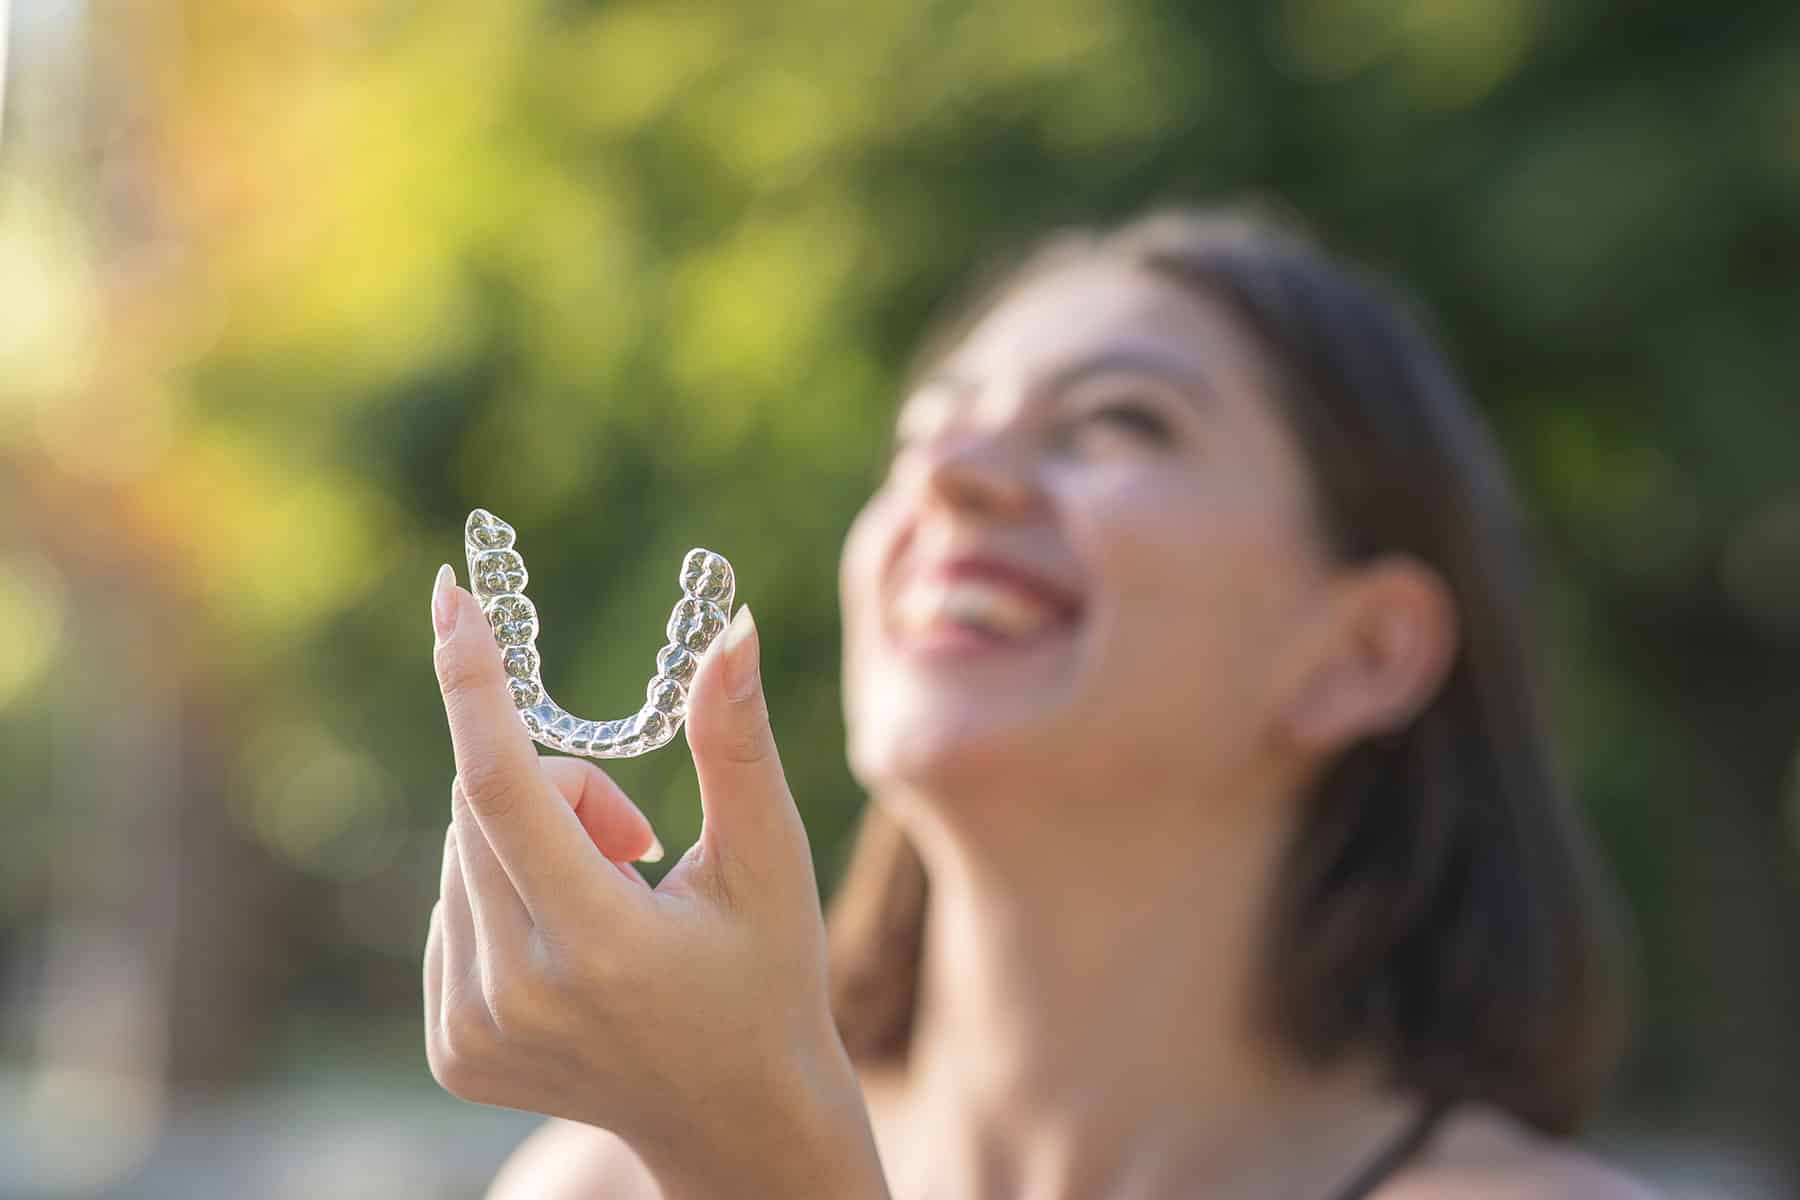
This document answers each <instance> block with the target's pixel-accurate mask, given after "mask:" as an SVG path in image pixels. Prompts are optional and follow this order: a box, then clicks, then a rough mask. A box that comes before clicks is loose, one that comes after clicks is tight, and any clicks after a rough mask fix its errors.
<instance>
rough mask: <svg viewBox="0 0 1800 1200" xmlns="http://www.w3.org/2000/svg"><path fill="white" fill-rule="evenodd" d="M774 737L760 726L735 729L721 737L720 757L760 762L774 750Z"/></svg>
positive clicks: (741, 761)
mask: <svg viewBox="0 0 1800 1200" xmlns="http://www.w3.org/2000/svg"><path fill="white" fill-rule="evenodd" d="M774 749H775V743H774V739H772V738H771V737H770V736H769V732H768V730H767V729H763V728H760V727H757V728H750V729H735V730H733V731H731V732H730V733H728V734H726V735H725V736H724V737H722V738H720V739H719V748H718V750H719V757H720V758H722V759H724V760H725V761H726V762H734V763H745V764H748V763H759V762H763V761H765V760H767V759H768V757H769V755H770V754H771V753H772V752H773V751H774Z"/></svg>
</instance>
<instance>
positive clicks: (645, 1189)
mask: <svg viewBox="0 0 1800 1200" xmlns="http://www.w3.org/2000/svg"><path fill="white" fill-rule="evenodd" d="M599 1196H603V1197H606V1198H607V1200H662V1190H661V1189H660V1188H658V1187H657V1186H656V1180H655V1179H653V1178H652V1177H651V1175H650V1172H649V1171H648V1170H647V1169H646V1168H645V1167H644V1164H643V1163H642V1162H641V1161H640V1160H639V1159H638V1156H637V1155H636V1154H635V1153H633V1151H632V1149H631V1147H630V1146H629V1145H627V1144H626V1143H625V1141H624V1140H623V1139H621V1138H620V1137H619V1136H618V1135H617V1134H613V1133H608V1132H607V1131H606V1130H604V1129H595V1128H594V1127H593V1126H591V1125H578V1124H576V1123H574V1122H572V1121H557V1120H550V1121H546V1122H544V1124H542V1125H541V1126H539V1127H538V1128H537V1130H536V1131H535V1132H533V1133H532V1134H531V1136H530V1137H528V1138H526V1139H525V1140H524V1141H523V1142H521V1143H520V1144H519V1148H518V1149H517V1150H514V1151H513V1152H512V1156H511V1157H510V1158H508V1159H507V1160H506V1163H505V1165H504V1166H502V1167H501V1168H500V1173H499V1174H498V1175H496V1176H495V1177H494V1182H493V1184H492V1186H490V1187H489V1188H488V1193H487V1200H590V1198H592V1197H599Z"/></svg>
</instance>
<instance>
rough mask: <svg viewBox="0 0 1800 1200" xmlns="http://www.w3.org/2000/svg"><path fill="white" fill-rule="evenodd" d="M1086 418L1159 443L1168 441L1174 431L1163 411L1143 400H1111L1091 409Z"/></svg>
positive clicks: (1085, 415)
mask: <svg viewBox="0 0 1800 1200" xmlns="http://www.w3.org/2000/svg"><path fill="white" fill-rule="evenodd" d="M1084 419H1085V420H1087V421H1092V422H1097V423H1099V424H1102V425H1107V426H1111V427H1114V428H1117V429H1120V430H1124V431H1125V432H1128V433H1132V434H1135V435H1137V436H1139V437H1142V438H1144V439H1145V440H1146V441H1149V442H1153V443H1155V444H1157V445H1161V444H1163V443H1165V442H1167V441H1168V440H1169V438H1170V435H1171V434H1172V432H1173V431H1172V430H1171V429H1170V428H1169V422H1168V419H1167V418H1166V417H1164V416H1163V415H1162V413H1160V412H1158V411H1157V410H1156V409H1155V408H1153V407H1152V406H1150V405H1149V404H1146V403H1143V402H1141V401H1132V400H1113V401H1109V402H1107V403H1105V404H1101V405H1097V406H1095V407H1094V408H1092V409H1089V410H1088V412H1087V413H1085V414H1084Z"/></svg>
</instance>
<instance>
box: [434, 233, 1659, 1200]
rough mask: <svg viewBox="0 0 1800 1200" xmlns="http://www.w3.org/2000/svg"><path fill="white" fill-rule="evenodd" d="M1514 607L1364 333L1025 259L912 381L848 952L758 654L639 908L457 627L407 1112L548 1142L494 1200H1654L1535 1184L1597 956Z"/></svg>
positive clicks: (1400, 329)
mask: <svg viewBox="0 0 1800 1200" xmlns="http://www.w3.org/2000/svg"><path fill="white" fill-rule="evenodd" d="M1524 572H1525V564H1524V549H1523V546H1522V530H1521V528H1520V519H1519V514H1518V512H1517V509H1516V506H1515V503H1514V500H1513V498H1512V496H1511V493H1510V490H1509V487H1508V485H1507V482H1506V479H1505V474H1504V471H1503V469H1502V466H1501V464H1500V461H1499V458H1498V456H1497V455H1496V453H1495V451H1494V449H1493V447H1492V445H1491V442H1490V440H1489V438H1488V435H1487V434H1486V433H1485V431H1484V430H1483V428H1482V427H1481V424H1480V422H1479V419H1478V418H1477V416H1476V414H1475V412H1474V410H1473V409H1472V407H1471V405H1470V403H1469V401H1468V400H1467V399H1466V397H1465V396H1464V395H1463V394H1462V393H1461V392H1460V390H1459V388H1458V387H1457V385H1456V383H1455V381H1454V380H1453V379H1452V377H1451V376H1450V374H1449V372H1448V370H1447V368H1446V366H1445V364H1444V362H1443V360H1442V358H1441V357H1440V355H1439V354H1438V352H1437V351H1436V350H1435V349H1434V348H1433V346H1432V345H1431V343H1430V341H1429V340H1428V339H1427V338H1426V337H1425V336H1424V335H1423V334H1421V333H1420V332H1419V331H1418V329H1417V328H1416V326H1415V325H1414V324H1413V323H1412V322H1411V321H1410V320H1409V319H1408V318H1407V316H1406V315H1405V314H1404V311H1403V309H1402V307H1401V306H1400V305H1398V304H1397V303H1396V302H1395V301H1394V300H1392V299H1391V298H1389V297H1387V296H1386V295H1385V294H1384V293H1383V292H1382V291H1381V290H1380V289H1379V288H1377V287H1375V286H1374V285H1372V284H1370V283H1368V282H1366V281H1363V280H1361V279H1360V278H1358V277H1357V276H1355V275H1354V274H1353V273H1351V272H1350V271H1348V270H1346V269H1345V268H1342V267H1340V266H1337V265H1335V264H1333V263H1332V262H1330V261H1329V260H1328V259H1326V258H1325V257H1323V256H1322V255H1321V254H1320V253H1319V252H1317V251H1316V250H1314V249H1312V248H1310V247H1309V246H1308V245H1306V244H1305V243H1304V242H1303V241H1301V240H1299V239H1298V238H1297V237H1295V236H1293V235H1290V234H1288V233H1286V232H1283V231H1282V230H1280V229H1279V228H1277V227H1275V226H1273V225H1270V224H1268V223H1266V222H1263V221H1260V220H1256V219H1250V218H1247V217H1243V216H1238V215H1233V214H1204V213H1202V214H1183V213H1176V214H1163V215H1157V216H1152V217H1150V218H1147V219H1144V220H1141V221H1139V222H1137V223H1134V224H1132V225H1129V226H1127V227H1125V228H1123V229H1120V230H1117V231H1114V232H1109V233H1104V234H1086V233H1080V234H1068V235H1064V236H1060V237H1058V238H1055V239H1053V240H1052V241H1051V242H1050V243H1048V244H1047V245H1046V246H1045V247H1043V248H1042V249H1040V251H1039V252H1038V253H1036V254H1034V255H1032V256H1031V257H1030V258H1029V259H1028V260H1027V261H1026V262H1025V263H1024V264H1023V265H1022V266H1020V267H1018V268H1017V269H1015V270H1014V271H1013V272H1011V273H1010V274H1009V275H1007V276H1006V277H1005V278H1004V279H1002V281H1001V282H1000V284H999V285H998V286H997V287H995V288H993V289H991V290H990V291H989V292H988V293H987V294H986V295H985V296H984V297H983V298H982V299H981V301H980V302H979V303H977V304H976V305H975V306H974V307H973V308H972V309H971V311H970V312H969V313H968V314H966V315H965V316H964V318H963V319H962V320H960V321H959V322H957V323H956V324H954V325H952V326H951V327H949V329H948V330H947V331H946V332H945V333H944V334H942V335H940V336H939V337H938V338H936V339H934V340H932V341H930V342H928V344H927V347H926V351H925V354H924V355H923V357H922V360H921V364H920V369H919V370H918V371H917V372H916V373H915V376H914V378H913V380H912V382H911V385H910V386H909V388H908V390H907V398H906V400H905V402H904V404H903V406H902V409H901V412H900V416H899V419H898V422H897V437H896V448H895V450H894V453H893V457H892V461H891V464H890V468H889V471H888V474H887V478H886V479H885V480H884V482H883V483H882V485H881V486H880V488H879V489H878V490H877V492H876V493H875V495H874V497H873V498H872V499H871V500H870V501H869V503H868V505H867V507H866V508H865V509H864V511H863V513H862V514H861V515H860V516H859V518H858V520H857V522H856V524H855V526H854V528H853V529H852V531H851V533H850V536H849V538H848V540H847V542H846V545H845V549H844V556H843V563H842V570H841V586H842V602H843V611H844V628H845V657H844V687H845V706H846V714H847V718H848V724H849V729H850V759H851V763H852V766H853V769H854V771H855V774H856V776H857V778H858V779H859V781H860V782H861V783H862V784H863V785H864V786H865V787H866V788H867V789H868V790H869V792H870V793H871V795H872V796H873V799H874V803H873V804H872V805H871V808H870V812H869V814H868V816H867V818H866V822H865V827H864V830H863V833H862V836H861V838H860V840H859V844H858V847H857V851H856V854H855V856H854V858H853V860H852V863H851V867H850V870H849V873H848V875H847V877H846V879H845V881H844V883H843V885H842V887H841V888H840V889H839V892H838V896H837V898H836V900H835V902H834V914H833V920H832V926H831V934H830V941H829V950H828V949H827V942H826V940H825V936H824V931H823V927H822V925H821V922H820V918H819V912H818V906H817V900H816V892H815V887H814V882H813V876H812V872H811V866H810V859H809V856H808V853H807V847H806V842H805V834H804V830H803V829H802V828H801V826H800V823H799V820H798V817H797V815H796V814H795V812H794V809H793V806H792V800H791V797H790V796H789V795H788V793H787V790H786V785H785V782H784V781H783V779H782V776H781V771H780V764H779V759H778V757H777V756H776V753H775V748H774V742H773V739H772V737H771V735H770V734H769V732H768V727H767V724H766V720H765V718H764V714H763V709H762V702H761V690H760V682H759V678H758V673H757V670H756V666H755V664H756V661H757V653H758V650H757V641H756V636H755V631H754V627H753V625H751V624H750V623H749V618H748V616H747V615H744V614H740V619H739V620H737V621H734V623H733V625H732V628H731V631H730V632H729V633H728V635H727V637H726V638H725V639H724V644H723V649H721V650H719V651H715V652H714V653H712V654H711V655H709V656H708V660H707V662H706V663H705V665H704V666H703V668H702V670H701V672H700V675H699V676H698V677H697V678H696V680H695V682H694V685H693V691H692V695H691V699H690V716H689V742H690V745H691V746H692V748H693V753H694V757H695V764H696V769H697V772H698V775H699V780H700V787H701V792H702V805H703V808H704V810H705V832H704V833H703V835H702V838H701V840H700V842H699V843H698V844H697V845H696V847H695V848H694V849H693V850H691V851H690V852H689V854H688V855H687V856H686V857H685V858H684V859H683V861H682V862H681V863H679V864H677V865H676V867H675V868H674V869H673V870H672V871H671V872H670V874H669V876H668V877H667V878H666V879H665V880H664V881H663V882H662V883H661V884H660V885H659V887H658V888H657V889H656V890H654V891H652V890H650V889H648V888H646V887H645V886H644V885H643V883H642V880H641V879H640V878H639V877H638V876H637V875H636V872H635V870H633V869H632V868H631V867H630V866H629V865H628V864H624V865H620V862H621V860H625V859H629V858H631V857H633V856H635V855H639V854H642V853H644V852H645V850H646V848H647V847H648V846H649V845H650V844H651V836H650V832H649V828H648V825H647V824H646V823H645V822H644V821H643V818H642V817H641V815H640V814H638V813H637V812H636V810H635V809H634V808H633V807H632V806H631V805H630V802H629V801H628V800H626V799H625V798H624V797H623V796H622V795H620V794H619V793H618V791H617V789H616V788H614V787H612V785H611V784H610V783H609V782H608V781H607V780H606V779H605V776H604V775H602V774H601V773H600V772H599V771H598V770H597V769H595V768H593V767H591V766H589V765H587V764H581V763H576V762H572V761H569V760H554V759H545V760H541V761H540V760H538V759H537V757H536V755H535V753H534V752H533V751H532V750H531V749H530V747H529V744H528V743H527V742H526V741H525V739H524V736H523V734H522V733H521V732H520V731H519V727H518V724H517V722H516V720H515V719H514V717H513V714H512V711H511V708H510V705H509V704H508V703H507V701H506V698H505V694H504V691H503V689H502V688H501V685H500V675H499V668H498V664H497V659H496V656H495V654H494V652H493V649H492V642H491V639H489V638H487V636H486V630H485V627H484V626H482V625H481V624H480V623H479V620H478V617H479V614H478V612H477V611H476V610H474V607H473V601H472V600H471V599H470V598H469V597H468V595H467V594H466V593H465V592H463V591H461V589H457V588H454V587H451V586H449V585H448V584H447V582H445V581H443V580H442V576H440V586H439V588H438V590H437V592H436V594H435V599H434V619H435V620H436V621H437V628H438V647H437V651H436V658H437V665H438V671H439V677H440V681H441V682H442V683H443V685H444V690H445V696H446V706H447V711H448V713H449V716H450V722H451V727H452V736H453V741H454V742H455V746H456V757H457V766H458V771H459V783H458V784H457V786H456V787H455V788H454V789H453V814H454V817H453V821H452V828H451V835H450V838H449V844H448V846H447V851H446V856H445V871H444V881H443V888H444V895H443V899H442V901H441V902H440V904H439V907H438V909H437V910H436V911H435V912H434V916H433V921H432V933H431V938H430V941H429V942H428V946H427V953H426V1000H427V1004H426V1007H427V1013H426V1020H427V1044H428V1048H429V1050H430V1057H431V1060H432V1065H433V1071H434V1074H435V1075H436V1076H437V1078H438V1079H439V1081H440V1082H442V1083H443V1084H444V1085H445V1086H446V1087H448V1088H449V1089H450V1090H452V1091H453V1092H455V1093H456V1094H458V1095H462V1096H464V1097H466V1098H469V1099H474V1100H480V1101H483V1102H488V1103H496V1104H504V1105H509V1106H513V1107H519V1108H526V1109H531V1110H533V1111H538V1112H546V1113H549V1114H552V1115H554V1116H557V1117H563V1118H568V1120H566V1121H557V1122H552V1123H551V1124H550V1125H548V1126H546V1127H545V1129H544V1130H542V1131H541V1132H540V1133H539V1134H538V1135H536V1136H534V1137H533V1138H532V1139H531V1140H530V1141H529V1142H528V1143H527V1144H526V1145H525V1147H523V1148H522V1149H521V1150H520V1151H519V1152H518V1153H517V1154H516V1155H515V1156H514V1158H513V1159H512V1160H511V1161H510V1162H509V1163H508V1164H507V1167H506V1168H505V1170H504V1171H503V1172H502V1174H501V1177H500V1179H499V1180H497V1181H496V1185H495V1189H494V1192H493V1193H492V1194H493V1195H496V1196H507V1197H511V1196H534V1197H544V1196H550V1197H560V1196H568V1197H574V1196H591V1195H609V1196H658V1195H664V1196H671V1197H673V1196H690V1195H691V1196H704V1195H719V1196H763V1195H770V1196H777V1195H780V1196H822V1197H823V1196H830V1197H846V1198H849V1197H862V1196H881V1195H889V1194H891V1195H893V1196H895V1197H901V1198H908V1197H927V1196H930V1197H986V1196H993V1197H1002V1196H1008V1197H1009V1196H1023V1195H1029V1196H1042V1197H1059V1196H1131V1197H1151V1196H1194V1195H1206V1196H1219V1197H1295V1198H1311V1197H1319V1198H1321V1200H1325V1198H1348V1197H1362V1196H1380V1197H1383V1198H1385V1200H1402V1198H1406V1197H1439V1196H1443V1197H1449V1196H1457V1197H1461V1196H1471V1197H1474V1196H1480V1197H1501V1196H1517V1197H1575V1196H1581V1197H1629V1196H1641V1195H1644V1192H1643V1191H1642V1189H1641V1188H1639V1187H1638V1186H1637V1185H1635V1184H1633V1183H1632V1182H1631V1181H1629V1180H1627V1179H1626V1178H1625V1177H1623V1176H1621V1175H1619V1174H1617V1173H1615V1172H1614V1171H1612V1170H1610V1169H1608V1168H1607V1167H1605V1166H1603V1165H1601V1164H1600V1163H1598V1162H1596V1161H1594V1160H1592V1159H1591V1158H1588V1157H1586V1156H1585V1155H1583V1154H1581V1153H1579V1152H1577V1151H1574V1150H1572V1149H1570V1148H1568V1147H1567V1146H1566V1145H1564V1144H1562V1143H1561V1142H1560V1141H1559V1139H1560V1138H1562V1137H1563V1136H1564V1135H1566V1134H1568V1133H1570V1132H1571V1131H1572V1130H1573V1129H1574V1127H1575V1126H1576V1124H1577V1122H1578V1121H1579V1119H1580V1118H1581V1116H1582V1115H1583V1113H1584V1112H1585V1110H1586V1109H1587V1108H1588V1107H1589V1106H1590V1104H1591V1102H1592V1100H1593V1097H1594V1094H1595V1091H1596V1089H1597V1087H1598V1085H1599V1084H1600V1083H1601V1082H1602V1079H1603V1077H1604V1074H1605V1072H1606V1070H1607V1069H1608V1067H1609V1065H1610V1063H1611V1060H1612V1057H1613V1053H1614V1049H1615V1047H1616V1045H1617V1043H1618V1035H1619V1030H1620V1024H1621V1023H1620V1020H1619V1016H1618V1012H1619V1007H1618V1001H1617V999H1616V997H1615V993H1614V980H1615V971H1614V964H1615V961H1616V956H1615V955H1614V953H1613V947H1614V946H1615V944H1616V941H1617V939H1616V938H1615V937H1614V936H1613V930H1612V925H1611V922H1610V919H1609V916H1608V914H1609V912H1610V906H1609V904H1608V897H1609V893H1608V892H1607V891H1606V889H1605V887H1604V885H1603V883H1602V881H1601V880H1600V879H1599V878H1598V876H1597V873H1596V870H1595V867H1594V865H1593V861H1592V859H1591V857H1590V852H1589V849H1588V846H1587V843H1586V841H1585V838H1584V836H1583V835H1582V833H1581V830H1580V828H1579V826H1578V823H1577V821H1576V817H1575V814H1574V811H1573V810H1572V808H1571V805H1570V802H1569V799H1568V797H1567V795H1566V793H1565V791H1564V789H1563V785H1562V784H1561V782H1560V781H1559V779H1558V776H1557V772H1556V769H1555V764H1554V762H1553V761H1552V755H1551V750H1550V746H1549V743H1548V739H1547V736H1546V734H1545V731H1544V728H1543V718H1542V713H1541V709H1540V706H1539V705H1540V702H1539V699H1538V695H1537V684H1536V682H1535V680H1534V677H1533V673H1532V672H1533V667H1532V664H1531V663H1530V661H1529V659H1528V653H1527V647H1528V645H1529V641H1530V638H1529V634H1528V631H1527V630H1526V629H1525V628H1524V620H1525V615H1526V612H1527V609H1528V607H1529V596H1528V592H1527V582H1526V578H1525V573H1524ZM471 614H473V617H472V616H471ZM584 835H585V836H584ZM609 860H610V861H609ZM603 1131H610V1132H603Z"/></svg>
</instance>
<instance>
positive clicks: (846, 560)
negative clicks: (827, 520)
mask: <svg viewBox="0 0 1800 1200" xmlns="http://www.w3.org/2000/svg"><path fill="white" fill-rule="evenodd" d="M894 520H895V515H894V506H893V504H892V503H891V502H889V501H888V500H887V499H886V497H884V496H883V495H881V494H880V493H877V494H876V495H875V496H874V497H873V498H871V499H870V501H869V502H868V503H867V504H866V505H864V506H863V509H862V511H861V512H860V513H858V514H857V516H856V520H855V521H854V522H852V523H851V525H850V530H849V532H848V533H847V534H845V536H844V549H843V554H842V556H841V557H840V558H839V560H838V610H839V612H840V614H841V617H842V621H843V630H844V659H843V661H844V685H845V694H846V697H847V698H848V697H849V696H850V694H851V692H852V691H853V688H854V685H855V682H856V679H857V677H858V676H857V669H858V661H859V659H860V657H861V654H860V652H859V646H861V645H863V644H864V643H866V642H867V641H868V640H869V639H870V637H872V636H873V635H874V633H875V631H876V629H877V627H878V624H879V621H880V611H879V608H878V604H879V600H880V594H881V592H880V585H881V567H882V563H883V562H885V561H886V559H887V556H888V553H889V548H890V547H891V546H892V544H893V538H894V534H895V529H894Z"/></svg>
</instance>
